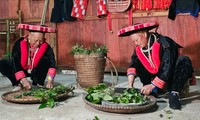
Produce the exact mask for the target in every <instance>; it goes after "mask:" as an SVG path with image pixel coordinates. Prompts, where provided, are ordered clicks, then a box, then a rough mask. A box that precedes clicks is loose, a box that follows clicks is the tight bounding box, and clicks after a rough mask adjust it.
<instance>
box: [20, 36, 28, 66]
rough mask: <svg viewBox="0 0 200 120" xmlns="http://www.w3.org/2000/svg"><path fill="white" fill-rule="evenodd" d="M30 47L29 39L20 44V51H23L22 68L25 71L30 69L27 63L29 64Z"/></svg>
mask: <svg viewBox="0 0 200 120" xmlns="http://www.w3.org/2000/svg"><path fill="white" fill-rule="evenodd" d="M27 48H28V45H27V39H26V38H24V40H22V41H21V42H20V50H21V66H22V68H23V69H25V70H26V69H28V66H27V62H28V59H27V58H28V49H27Z"/></svg>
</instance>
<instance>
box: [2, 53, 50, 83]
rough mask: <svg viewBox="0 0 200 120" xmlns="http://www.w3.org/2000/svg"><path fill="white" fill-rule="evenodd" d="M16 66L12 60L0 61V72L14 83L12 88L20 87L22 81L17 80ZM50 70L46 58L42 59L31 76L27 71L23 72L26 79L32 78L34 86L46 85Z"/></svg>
mask: <svg viewBox="0 0 200 120" xmlns="http://www.w3.org/2000/svg"><path fill="white" fill-rule="evenodd" d="M13 69H14V66H13V65H12V60H10V59H2V60H0V72H1V74H2V75H4V76H6V77H7V78H8V79H9V80H10V81H11V83H12V86H15V85H18V84H19V83H20V81H17V80H16V78H15V72H14V70H13ZM48 69H49V60H48V59H47V58H45V57H43V58H41V59H40V61H39V63H38V65H37V66H36V67H35V68H34V69H33V70H32V71H31V73H30V74H29V73H28V72H27V70H23V71H24V73H25V74H26V77H30V78H31V80H32V84H33V85H37V84H39V85H44V82H45V79H46V75H47V72H48Z"/></svg>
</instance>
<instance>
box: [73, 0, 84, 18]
mask: <svg viewBox="0 0 200 120" xmlns="http://www.w3.org/2000/svg"><path fill="white" fill-rule="evenodd" d="M87 5H88V0H74V6H73V8H72V13H71V16H73V17H76V18H79V19H84V17H85V14H86V9H87Z"/></svg>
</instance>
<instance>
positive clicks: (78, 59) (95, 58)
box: [74, 54, 106, 88]
mask: <svg viewBox="0 0 200 120" xmlns="http://www.w3.org/2000/svg"><path fill="white" fill-rule="evenodd" d="M74 59H75V69H76V71H77V79H76V80H77V82H78V84H79V85H80V86H81V87H83V88H85V87H91V86H95V85H97V84H99V83H102V82H103V79H104V69H105V63H106V58H105V55H103V54H90V55H86V54H79V55H74Z"/></svg>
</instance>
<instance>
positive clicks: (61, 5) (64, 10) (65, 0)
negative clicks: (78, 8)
mask: <svg viewBox="0 0 200 120" xmlns="http://www.w3.org/2000/svg"><path fill="white" fill-rule="evenodd" d="M72 7H73V0H54V7H53V9H52V13H51V19H50V21H51V22H55V23H59V22H63V21H64V20H67V21H74V20H76V18H74V17H72V16H71V11H72Z"/></svg>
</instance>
